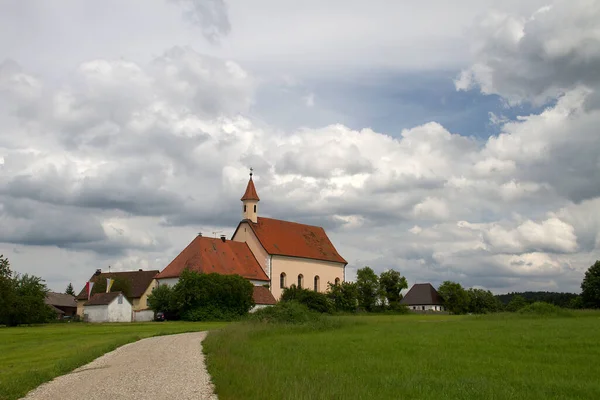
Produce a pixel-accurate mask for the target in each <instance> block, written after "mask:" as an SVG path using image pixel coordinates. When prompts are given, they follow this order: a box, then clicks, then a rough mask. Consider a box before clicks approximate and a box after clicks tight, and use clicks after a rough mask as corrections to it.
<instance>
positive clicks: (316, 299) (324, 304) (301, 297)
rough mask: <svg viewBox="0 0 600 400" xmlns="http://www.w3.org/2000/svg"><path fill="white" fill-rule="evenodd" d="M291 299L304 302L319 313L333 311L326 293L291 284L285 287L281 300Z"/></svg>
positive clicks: (288, 300) (287, 300)
mask: <svg viewBox="0 0 600 400" xmlns="http://www.w3.org/2000/svg"><path fill="white" fill-rule="evenodd" d="M290 301H297V302H298V303H301V304H304V305H305V306H306V307H308V308H309V309H310V310H313V311H316V312H319V313H331V311H332V306H331V304H330V303H329V300H328V299H327V296H326V295H325V294H324V293H319V292H315V291H312V290H308V289H303V288H299V287H296V285H291V286H290V287H289V288H286V289H284V290H283V294H282V295H281V302H290Z"/></svg>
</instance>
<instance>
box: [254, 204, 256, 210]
mask: <svg viewBox="0 0 600 400" xmlns="http://www.w3.org/2000/svg"><path fill="white" fill-rule="evenodd" d="M254 212H256V204H255V205H254Z"/></svg>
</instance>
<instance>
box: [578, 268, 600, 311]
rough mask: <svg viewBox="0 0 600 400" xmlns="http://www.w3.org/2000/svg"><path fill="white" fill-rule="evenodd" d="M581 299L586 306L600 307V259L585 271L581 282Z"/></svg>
mask: <svg viewBox="0 0 600 400" xmlns="http://www.w3.org/2000/svg"><path fill="white" fill-rule="evenodd" d="M581 300H582V302H583V306H584V307H586V308H600V261H596V262H595V263H594V265H592V266H591V267H589V268H588V270H587V271H586V272H585V276H584V277H583V282H581Z"/></svg>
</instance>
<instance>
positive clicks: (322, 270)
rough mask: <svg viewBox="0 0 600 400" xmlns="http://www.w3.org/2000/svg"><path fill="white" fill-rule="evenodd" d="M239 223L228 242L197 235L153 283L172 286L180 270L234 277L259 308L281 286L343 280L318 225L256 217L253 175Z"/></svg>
mask: <svg viewBox="0 0 600 400" xmlns="http://www.w3.org/2000/svg"><path fill="white" fill-rule="evenodd" d="M241 201H242V220H241V221H240V223H239V224H238V226H237V228H236V230H235V232H234V234H233V236H232V238H231V240H227V239H226V238H225V236H221V238H209V237H204V236H201V235H198V236H197V237H196V238H195V239H194V240H192V242H191V243H190V244H189V245H188V246H187V247H186V248H185V249H184V250H183V251H182V252H181V253H180V254H179V255H178V256H177V257H175V259H174V260H173V261H171V263H170V264H169V265H167V267H166V268H165V269H164V270H162V271H161V272H160V273H159V274H158V275H157V276H156V280H157V281H158V283H159V284H168V285H174V284H175V283H176V282H177V281H178V279H179V276H180V274H181V272H182V271H183V270H184V269H186V268H190V269H192V270H194V271H198V272H203V273H210V272H216V273H220V274H239V275H241V276H243V277H244V278H246V279H248V280H250V282H252V283H253V284H254V286H255V290H254V301H255V303H256V304H257V305H258V306H266V305H272V304H275V299H279V297H280V296H281V293H282V291H283V289H284V288H285V287H288V286H289V285H292V284H295V285H297V286H300V287H304V288H308V289H311V290H315V291H317V292H325V291H326V290H327V283H328V282H331V283H340V282H343V281H344V278H345V269H346V265H347V262H346V260H345V259H344V258H343V257H342V256H341V255H340V254H339V253H338V251H337V250H336V248H335V246H334V245H333V243H332V242H331V240H329V237H328V236H327V233H325V230H324V229H323V228H321V227H319V226H312V225H305V224H300V223H296V222H290V221H283V220H278V219H272V218H265V217H259V216H258V203H259V201H260V198H259V197H258V193H257V192H256V187H255V185H254V181H253V180H252V172H250V180H249V181H248V185H247V186H246V191H245V193H244V195H243V196H242V198H241Z"/></svg>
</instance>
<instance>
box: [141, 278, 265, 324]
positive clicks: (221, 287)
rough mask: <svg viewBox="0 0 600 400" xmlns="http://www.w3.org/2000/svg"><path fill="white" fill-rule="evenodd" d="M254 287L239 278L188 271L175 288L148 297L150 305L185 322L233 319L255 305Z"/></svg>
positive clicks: (153, 292)
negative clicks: (253, 297)
mask: <svg viewBox="0 0 600 400" xmlns="http://www.w3.org/2000/svg"><path fill="white" fill-rule="evenodd" d="M253 291H254V286H253V285H252V283H250V282H249V281H248V280H247V279H244V278H242V277H241V276H239V275H220V274H216V273H210V274H201V273H198V272H194V271H190V270H185V271H183V272H182V273H181V276H180V278H179V282H177V284H176V285H175V286H173V288H170V287H168V286H159V287H158V288H156V289H154V290H153V291H152V294H151V295H150V296H148V306H149V307H150V308H151V309H152V310H153V311H156V312H158V311H162V312H164V313H165V316H166V317H167V319H178V318H181V319H183V320H186V321H216V320H232V319H236V318H238V317H240V316H242V315H245V314H247V313H248V311H249V310H250V309H251V308H252V307H253V306H254V300H253V299H252V293H253Z"/></svg>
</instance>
